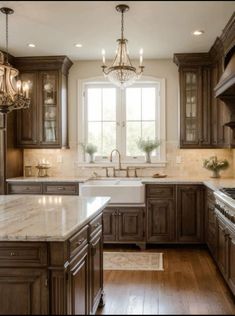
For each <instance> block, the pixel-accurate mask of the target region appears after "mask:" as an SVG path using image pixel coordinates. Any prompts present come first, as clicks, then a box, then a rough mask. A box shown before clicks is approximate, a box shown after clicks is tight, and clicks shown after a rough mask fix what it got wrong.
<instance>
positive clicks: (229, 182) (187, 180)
mask: <svg viewBox="0 0 235 316" xmlns="http://www.w3.org/2000/svg"><path fill="white" fill-rule="evenodd" d="M102 179H108V180H111V179H118V177H117V178H103V177H102V178H97V180H102ZM125 179H128V178H125ZM131 179H135V178H131ZM137 179H140V180H141V181H142V183H143V184H151V183H152V184H177V183H178V184H204V185H206V186H207V187H209V188H210V189H212V190H218V189H220V188H223V187H235V178H219V179H212V178H208V177H207V178H205V177H204V178H202V177H201V178H200V177H193V176H192V177H180V176H178V177H171V176H167V177H165V178H151V177H142V178H137ZM87 180H89V178H76V177H67V178H65V177H61V178H59V177H46V178H38V177H17V178H10V179H7V182H77V183H79V182H80V183H82V182H86V181H87Z"/></svg>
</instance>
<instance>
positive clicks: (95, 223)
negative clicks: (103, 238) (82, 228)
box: [89, 214, 102, 237]
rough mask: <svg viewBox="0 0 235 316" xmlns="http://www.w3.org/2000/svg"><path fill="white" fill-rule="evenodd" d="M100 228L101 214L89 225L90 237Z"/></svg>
mask: <svg viewBox="0 0 235 316" xmlns="http://www.w3.org/2000/svg"><path fill="white" fill-rule="evenodd" d="M101 228H102V214H100V215H98V216H97V217H96V218H95V219H93V220H92V221H91V222H90V224H89V230H90V237H91V235H94V234H95V233H96V232H97V231H98V230H99V229H101Z"/></svg>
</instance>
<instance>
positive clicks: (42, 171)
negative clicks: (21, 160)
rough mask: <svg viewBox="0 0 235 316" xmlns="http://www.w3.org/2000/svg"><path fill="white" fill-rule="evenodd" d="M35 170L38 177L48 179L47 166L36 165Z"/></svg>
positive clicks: (48, 166)
mask: <svg viewBox="0 0 235 316" xmlns="http://www.w3.org/2000/svg"><path fill="white" fill-rule="evenodd" d="M36 168H37V169H38V177H49V175H48V169H50V165H49V164H38V165H37V166H36Z"/></svg>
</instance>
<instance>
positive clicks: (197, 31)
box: [193, 30, 205, 36]
mask: <svg viewBox="0 0 235 316" xmlns="http://www.w3.org/2000/svg"><path fill="white" fill-rule="evenodd" d="M204 33H205V32H204V31H202V30H196V31H194V32H193V35H196V36H199V35H202V34H204Z"/></svg>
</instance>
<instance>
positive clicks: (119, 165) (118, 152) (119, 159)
mask: <svg viewBox="0 0 235 316" xmlns="http://www.w3.org/2000/svg"><path fill="white" fill-rule="evenodd" d="M114 152H116V153H117V154H118V169H119V170H121V169H122V167H121V154H120V151H119V150H118V149H116V148H115V149H113V150H112V151H111V154H110V162H112V161H113V153H114Z"/></svg>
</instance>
